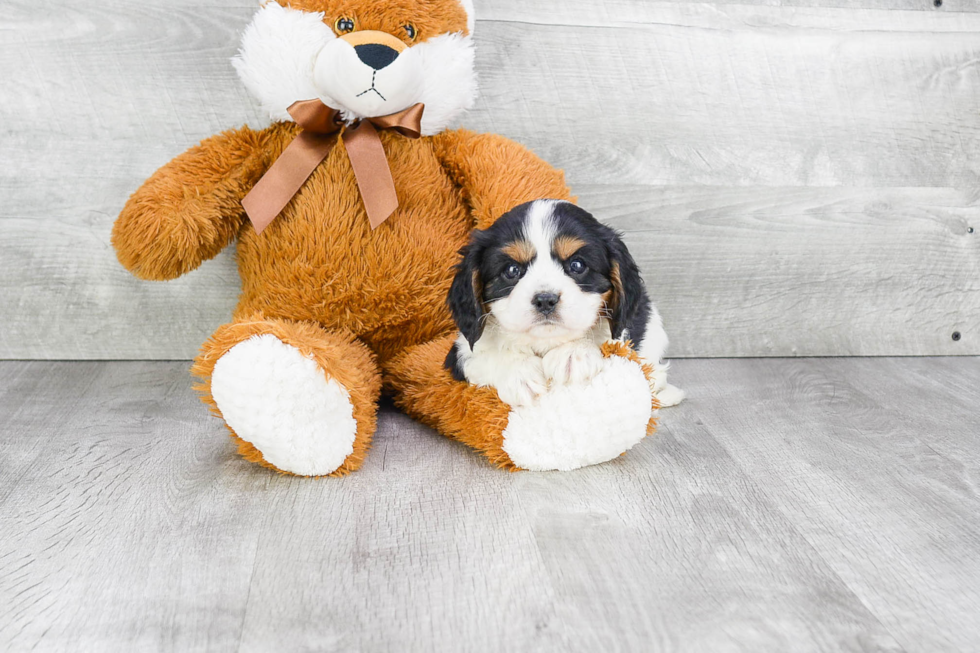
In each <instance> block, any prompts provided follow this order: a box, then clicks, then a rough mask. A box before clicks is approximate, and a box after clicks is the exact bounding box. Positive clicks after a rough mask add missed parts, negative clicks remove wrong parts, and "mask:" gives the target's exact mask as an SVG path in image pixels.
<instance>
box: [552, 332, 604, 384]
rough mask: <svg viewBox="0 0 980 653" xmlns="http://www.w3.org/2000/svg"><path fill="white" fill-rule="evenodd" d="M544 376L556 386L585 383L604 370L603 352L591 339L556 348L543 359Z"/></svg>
mask: <svg viewBox="0 0 980 653" xmlns="http://www.w3.org/2000/svg"><path fill="white" fill-rule="evenodd" d="M541 362H542V366H543V367H544V374H545V376H546V377H547V378H549V379H551V381H552V382H554V383H555V384H556V385H568V384H573V383H585V382H586V381H590V380H592V377H594V376H595V375H596V374H598V373H599V372H600V370H602V352H601V351H600V350H599V348H598V347H597V346H596V344H595V342H594V341H592V340H591V339H586V338H583V339H580V340H573V341H571V342H567V343H565V344H564V345H561V346H558V347H555V348H554V349H552V350H551V351H549V352H548V353H547V354H545V355H544V358H543V359H542V361H541Z"/></svg>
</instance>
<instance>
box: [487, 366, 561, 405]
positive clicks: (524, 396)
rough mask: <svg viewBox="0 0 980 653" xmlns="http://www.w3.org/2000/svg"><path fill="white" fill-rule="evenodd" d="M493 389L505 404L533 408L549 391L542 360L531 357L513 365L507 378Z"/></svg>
mask: <svg viewBox="0 0 980 653" xmlns="http://www.w3.org/2000/svg"><path fill="white" fill-rule="evenodd" d="M493 387H494V388H495V389H496V390H497V396H499V397H500V400H501V401H502V402H504V403H505V404H510V405H511V406H531V405H533V404H534V402H535V401H537V399H538V397H540V396H541V395H543V394H544V393H546V392H547V391H548V379H547V377H546V376H545V373H544V370H543V369H542V367H541V359H540V358H537V357H529V358H526V359H522V360H521V362H520V363H518V364H515V365H513V366H512V367H511V368H510V369H509V370H508V375H507V377H506V378H504V379H503V380H502V381H500V382H498V383H495V384H494V385H493Z"/></svg>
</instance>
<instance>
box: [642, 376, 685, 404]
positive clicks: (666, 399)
mask: <svg viewBox="0 0 980 653" xmlns="http://www.w3.org/2000/svg"><path fill="white" fill-rule="evenodd" d="M669 367H670V365H654V366H653V375H652V376H651V379H650V381H651V386H652V387H653V393H654V394H655V395H657V401H659V402H660V407H661V408H669V407H671V406H676V405H677V404H679V403H681V402H682V401H684V398H685V397H686V396H687V393H686V392H684V391H683V390H681V389H680V388H678V387H677V386H673V385H670V384H669V383H667V369H668V368H669Z"/></svg>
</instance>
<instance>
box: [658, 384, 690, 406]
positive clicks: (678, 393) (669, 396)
mask: <svg viewBox="0 0 980 653" xmlns="http://www.w3.org/2000/svg"><path fill="white" fill-rule="evenodd" d="M686 396H687V393H686V392H684V391H683V390H681V389H680V388H678V387H677V386H674V385H670V384H669V383H668V384H667V385H665V386H664V388H663V389H662V390H660V391H659V392H657V401H659V402H660V407H661V408H670V407H671V406H676V405H677V404H679V403H681V402H682V401H684V397H686Z"/></svg>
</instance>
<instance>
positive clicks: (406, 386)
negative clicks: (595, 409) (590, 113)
mask: <svg viewBox="0 0 980 653" xmlns="http://www.w3.org/2000/svg"><path fill="white" fill-rule="evenodd" d="M290 4H291V5H292V6H293V7H295V8H298V9H303V10H306V11H323V12H325V17H324V22H326V23H327V24H328V25H331V26H333V25H334V23H335V21H336V20H337V18H339V17H341V16H345V17H350V18H352V19H354V20H355V22H356V24H357V29H377V30H383V31H387V32H389V33H391V34H395V35H397V36H398V37H399V38H403V39H407V36H406V35H405V32H404V30H400V29H399V28H400V26H402V25H404V24H405V23H407V22H412V23H413V24H415V26H416V28H417V29H418V32H419V36H418V37H417V38H418V39H425V38H428V37H429V36H434V35H438V34H441V33H446V32H465V31H466V14H465V12H464V11H463V10H462V8H461V6H460V5H459V3H458V2H456V0H392V1H389V2H385V3H377V2H371V1H369V0H360V2H350V1H343V2H342V1H341V0H331V1H322V0H321V1H316V0H294V1H293V2H291V3H290ZM352 7H353V8H352ZM420 9H422V10H421V11H420ZM298 132H299V127H297V126H296V125H295V124H293V123H274V124H272V125H271V126H270V127H268V128H266V129H263V130H260V131H256V130H252V129H250V128H248V127H243V128H240V129H237V130H233V131H228V132H225V133H223V134H220V135H217V136H214V137H212V138H209V139H207V140H205V141H203V142H202V143H201V144H200V145H198V146H196V147H193V148H191V149H190V150H189V151H187V152H185V153H184V154H182V155H180V156H178V157H177V158H176V159H174V160H173V161H171V162H170V163H167V164H166V165H164V166H163V167H162V168H161V169H160V170H159V171H157V172H156V173H155V174H154V175H153V176H152V177H151V178H150V179H149V180H148V181H146V182H145V183H144V184H143V186H142V187H141V188H140V189H139V190H137V191H136V192H135V193H134V194H133V196H132V197H131V198H130V199H129V201H128V202H127V203H126V205H125V207H124V209H123V210H122V213H121V215H120V217H119V219H118V221H117V222H116V224H115V226H114V229H113V233H112V243H113V246H114V247H115V248H116V251H117V253H118V257H119V260H120V262H121V263H122V264H123V265H124V266H125V267H126V268H128V269H129V270H131V271H132V272H133V273H134V274H135V275H137V276H138V277H141V278H143V279H152V280H166V279H174V278H176V277H178V276H180V275H182V274H184V273H186V272H189V271H191V270H193V269H195V268H196V267H198V266H199V265H200V264H201V263H202V262H203V261H205V260H207V259H210V258H212V257H214V256H215V255H216V254H217V253H218V252H219V251H221V250H222V249H223V248H224V247H225V246H227V245H228V244H230V243H231V241H232V240H234V239H237V241H238V251H237V260H238V269H239V273H240V275H241V279H242V294H241V297H240V300H239V303H238V307H237V309H236V310H235V312H234V316H233V321H232V322H231V323H230V324H227V325H225V326H223V327H221V328H219V329H218V330H217V331H216V332H215V334H214V335H213V336H212V337H211V339H210V340H208V342H207V343H206V344H205V345H204V346H203V348H202V351H201V353H200V355H199V356H198V358H197V360H196V362H195V364H194V367H193V371H194V373H195V374H196V375H198V376H199V377H200V378H201V379H202V383H201V384H200V386H199V387H200V389H201V391H202V393H203V400H204V401H205V402H206V403H207V404H208V405H210V406H211V408H212V409H213V410H214V411H215V412H216V413H218V414H219V415H220V411H218V407H217V405H216V403H215V401H214V399H213V398H212V396H211V392H210V376H211V372H212V371H213V369H214V366H215V362H216V361H217V360H218V358H220V357H221V356H222V355H223V354H224V353H226V352H227V351H229V350H230V349H231V348H232V347H234V346H235V345H236V344H238V343H241V342H243V341H245V340H247V339H249V338H251V337H253V336H257V335H262V334H272V335H274V336H276V337H277V338H279V339H280V340H281V341H282V342H284V343H286V344H289V345H292V346H294V347H296V348H297V349H298V350H299V351H300V352H301V353H302V354H303V355H304V356H307V357H310V358H312V359H313V360H315V361H316V363H317V364H318V365H319V367H320V368H321V369H322V371H323V373H324V375H326V376H327V377H329V378H333V379H336V380H337V381H339V382H340V383H341V384H342V385H343V386H344V387H345V388H346V389H347V390H348V391H349V393H350V395H351V402H352V404H353V406H354V416H355V418H356V422H357V436H356V441H355V448H354V453H353V454H351V456H350V457H349V458H348V460H347V461H345V462H344V464H343V465H342V466H341V467H340V468H339V469H337V470H336V472H334V475H342V474H346V473H348V472H350V471H353V470H356V469H357V468H358V467H359V466H360V465H361V463H362V461H363V459H364V455H365V453H366V451H367V449H368V447H369V446H370V441H371V437H372V434H373V432H374V428H375V414H376V406H377V399H378V395H379V392H380V386H381V377H382V375H383V376H384V384H385V387H386V388H387V389H388V391H390V392H392V393H393V394H394V396H395V400H396V402H397V404H398V405H399V406H400V407H401V408H403V409H404V410H405V411H407V412H408V413H409V414H410V415H413V416H414V417H416V418H418V419H420V420H421V421H423V422H425V423H427V424H430V425H431V426H433V427H435V428H437V429H439V430H440V431H441V432H442V433H444V434H446V435H449V436H452V437H454V438H456V439H458V440H461V441H462V442H465V443H466V444H468V445H470V446H472V447H473V448H475V449H477V450H479V451H481V452H482V453H484V454H485V455H486V456H487V457H488V458H489V459H490V461H492V462H493V463H495V464H498V465H500V466H503V467H510V468H513V467H514V465H513V464H512V463H511V462H510V460H509V458H508V457H507V454H506V453H504V452H503V450H502V449H501V438H502V435H501V434H502V432H503V430H504V428H505V427H506V422H507V415H508V411H509V407H508V406H506V405H505V404H503V403H502V402H501V401H500V400H499V399H498V398H497V396H496V393H495V392H494V391H493V390H489V389H479V388H475V387H471V386H469V385H467V384H463V383H458V382H456V381H454V380H453V379H452V378H451V376H450V374H449V373H448V372H447V371H446V370H444V369H443V367H442V361H443V359H444V357H445V356H446V353H447V352H448V350H449V348H450V345H451V341H452V338H453V336H454V335H455V331H456V329H455V326H454V324H453V322H452V320H451V317H450V315H449V311H448V310H447V308H446V295H447V293H448V290H449V287H450V283H451V280H452V275H453V271H452V267H453V265H454V264H455V262H456V260H457V251H458V250H459V249H460V248H461V247H462V246H463V245H464V244H465V243H466V242H467V240H468V238H469V235H470V233H471V231H472V230H473V229H474V227H481V228H482V227H487V226H489V225H490V224H491V223H492V222H493V220H494V219H495V218H496V217H498V216H500V215H501V214H503V213H504V212H506V211H507V210H509V209H510V208H512V207H514V206H516V205H518V204H520V203H523V202H525V201H529V200H534V199H539V198H560V199H570V198H571V196H570V193H569V190H568V188H567V186H566V184H565V181H564V176H563V174H562V173H561V172H560V171H558V170H555V169H553V168H551V167H550V166H549V165H548V164H546V163H545V162H543V161H542V160H541V159H539V158H538V157H537V156H535V155H534V154H532V153H531V152H530V151H528V150H527V149H525V148H524V147H522V146H520V145H518V144H516V143H514V142H512V141H509V140H507V139H505V138H503V137H501V136H496V135H478V134H475V133H472V132H469V131H465V130H456V131H443V132H441V133H439V134H437V135H435V136H428V137H423V138H420V139H418V140H411V139H408V138H405V137H402V136H400V135H398V134H395V133H393V132H390V131H385V132H382V133H381V139H382V142H383V145H384V149H385V152H386V153H387V156H388V161H389V164H390V166H391V172H392V177H393V178H394V181H395V186H396V190H397V194H398V198H399V201H400V206H399V208H398V210H397V211H396V212H395V213H394V214H393V215H392V216H391V217H390V218H389V219H388V220H387V222H385V223H384V224H383V225H381V226H380V227H379V228H378V229H377V230H375V231H372V230H371V227H370V224H369V221H368V217H367V215H366V213H365V209H364V205H363V202H362V200H361V196H360V193H359V191H358V187H357V184H356V181H355V177H354V173H353V170H352V168H351V164H350V162H349V160H348V156H347V154H346V152H345V151H344V149H343V147H340V146H335V147H334V148H333V149H332V150H331V151H330V153H329V154H328V155H327V158H326V159H325V160H324V162H323V163H322V164H321V165H320V166H319V167H318V168H317V169H316V171H315V172H314V173H313V174H312V176H311V177H310V178H309V180H308V181H307V182H306V183H305V185H304V186H303V187H302V189H301V190H300V191H299V193H298V194H297V195H296V196H295V197H294V198H293V200H292V201H291V202H290V203H289V204H288V205H287V206H286V208H285V209H284V210H283V212H282V213H281V214H280V215H279V216H278V217H277V218H276V220H275V221H273V222H272V224H271V225H270V226H269V227H268V228H267V229H266V230H265V231H264V232H263V233H262V234H261V235H258V234H256V232H255V230H254V229H253V228H252V225H251V223H250V222H249V221H248V219H247V217H246V216H245V214H244V211H243V209H242V205H241V201H242V199H243V198H244V197H245V195H246V194H247V193H248V192H249V190H250V189H251V188H252V187H253V186H254V184H255V183H256V182H257V181H258V179H259V178H260V177H261V176H262V175H263V174H264V172H265V171H266V170H268V168H269V167H270V166H271V164H272V163H273V162H274V161H275V160H276V158H277V157H278V156H279V155H280V154H281V153H282V151H283V150H284V149H285V148H286V146H287V145H288V144H289V143H290V142H291V141H292V140H293V138H294V137H295V136H296V134H297V133H298ZM615 353H616V354H618V355H627V356H631V355H633V354H630V353H629V352H615ZM229 428H230V427H229ZM232 436H233V437H234V438H235V439H236V440H237V442H238V444H239V450H240V452H241V454H242V455H243V456H244V457H245V458H246V459H248V460H251V461H253V462H257V463H259V464H264V465H266V466H267V467H271V468H273V469H276V467H275V466H274V465H272V464H270V463H268V462H267V461H265V459H264V458H263V456H262V454H261V452H260V451H259V450H257V449H256V448H255V447H253V446H252V445H250V444H249V443H247V442H245V441H244V440H242V439H240V438H238V437H237V435H235V433H234V431H232ZM280 471H284V470H280ZM287 473H288V472H287Z"/></svg>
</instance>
